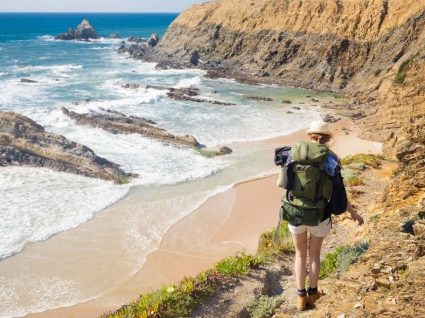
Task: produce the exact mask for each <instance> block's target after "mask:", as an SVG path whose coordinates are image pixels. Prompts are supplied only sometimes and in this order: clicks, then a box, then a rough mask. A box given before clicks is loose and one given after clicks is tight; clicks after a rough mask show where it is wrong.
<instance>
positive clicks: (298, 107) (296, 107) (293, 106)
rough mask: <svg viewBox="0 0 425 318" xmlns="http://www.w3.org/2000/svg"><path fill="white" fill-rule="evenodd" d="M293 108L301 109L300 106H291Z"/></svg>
mask: <svg viewBox="0 0 425 318" xmlns="http://www.w3.org/2000/svg"><path fill="white" fill-rule="evenodd" d="M291 108H292V109H296V110H301V107H298V106H293V107H291Z"/></svg>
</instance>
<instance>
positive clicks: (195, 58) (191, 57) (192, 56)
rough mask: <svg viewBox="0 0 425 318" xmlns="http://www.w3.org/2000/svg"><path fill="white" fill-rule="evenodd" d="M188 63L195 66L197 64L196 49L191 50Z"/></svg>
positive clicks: (197, 55)
mask: <svg viewBox="0 0 425 318" xmlns="http://www.w3.org/2000/svg"><path fill="white" fill-rule="evenodd" d="M189 63H190V64H192V65H195V66H197V65H198V64H199V52H198V50H195V51H193V53H192V55H191V56H190V59H189Z"/></svg>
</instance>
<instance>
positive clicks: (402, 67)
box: [394, 51, 420, 84]
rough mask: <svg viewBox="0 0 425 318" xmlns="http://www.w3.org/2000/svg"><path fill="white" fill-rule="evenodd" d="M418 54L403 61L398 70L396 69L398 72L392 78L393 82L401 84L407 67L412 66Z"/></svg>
mask: <svg viewBox="0 0 425 318" xmlns="http://www.w3.org/2000/svg"><path fill="white" fill-rule="evenodd" d="M419 53H420V51H419V52H417V53H416V54H413V55H411V56H410V57H409V58H408V59H407V60H405V61H403V62H402V63H401V64H400V66H399V68H398V72H397V74H396V76H395V78H394V81H395V82H396V83H397V84H403V83H404V80H405V79H406V72H407V69H408V67H409V66H410V64H412V62H413V61H414V60H415V59H416V58H417V57H418V56H419Z"/></svg>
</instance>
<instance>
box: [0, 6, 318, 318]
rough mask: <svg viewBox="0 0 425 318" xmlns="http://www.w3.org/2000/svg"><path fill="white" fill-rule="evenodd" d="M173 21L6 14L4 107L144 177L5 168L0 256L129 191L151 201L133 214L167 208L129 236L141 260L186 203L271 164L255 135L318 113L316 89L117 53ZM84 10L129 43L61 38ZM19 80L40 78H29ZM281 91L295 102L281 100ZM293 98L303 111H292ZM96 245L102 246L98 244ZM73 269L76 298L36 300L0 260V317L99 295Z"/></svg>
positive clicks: (73, 223)
mask: <svg viewBox="0 0 425 318" xmlns="http://www.w3.org/2000/svg"><path fill="white" fill-rule="evenodd" d="M175 17H176V14H0V30H1V31H0V91H1V94H0V110H7V111H15V112H19V113H22V114H24V115H26V116H28V117H30V118H32V119H33V120H35V121H36V122H38V123H39V124H41V125H43V126H44V127H45V128H46V130H48V131H51V132H55V133H58V134H62V135H64V136H66V137H67V138H69V139H71V140H73V141H76V142H79V143H82V144H84V145H86V146H89V147H91V148H92V149H93V150H94V151H95V152H96V153H97V154H98V155H100V156H103V157H105V158H107V159H109V160H111V161H114V162H116V163H118V164H120V165H121V166H122V167H123V169H124V170H126V171H128V172H133V173H137V174H139V175H140V177H138V178H135V179H133V180H132V182H131V183H130V184H129V185H123V186H117V185H114V184H112V183H110V182H106V181H102V180H96V179H91V178H85V177H81V176H76V175H72V174H67V173H58V172H54V171H50V170H47V169H34V168H25V167H7V168H0V207H1V210H0V237H1V238H2V239H1V240H0V260H1V259H5V258H8V260H10V258H13V255H15V254H17V253H20V252H22V253H24V252H25V248H26V247H28V246H30V245H31V243H33V242H38V241H43V240H46V239H48V238H50V237H51V236H52V235H54V234H56V233H60V232H63V231H66V230H70V229H73V228H74V229H75V228H76V229H75V230H78V226H79V225H81V224H82V223H84V222H86V221H88V220H89V219H91V218H93V216H94V215H95V213H97V212H99V211H101V210H102V209H104V208H105V207H107V206H109V205H111V204H113V203H114V202H117V201H118V200H120V199H121V198H123V197H124V196H126V195H127V194H128V193H129V191H131V193H132V194H133V197H134V196H137V195H138V193H140V195H139V197H140V200H142V201H143V202H145V201H146V205H145V204H144V203H143V204H142V205H143V206H144V208H143V209H142V208H141V209H138V210H137V211H134V212H132V216H133V217H136V218H137V219H138V220H141V221H143V220H144V216H146V215H148V214H149V213H151V214H152V211H162V212H164V213H165V215H170V216H172V217H167V218H166V219H164V220H157V222H158V223H156V224H149V226H148V230H143V231H145V232H143V231H142V230H140V228H135V229H134V230H133V231H132V232H131V233H130V232H129V233H128V237H127V238H126V240H128V241H131V242H133V243H134V242H135V240H137V239H140V247H139V251H140V255H137V262H136V261H135V263H137V266H140V264H141V263H140V262H143V260H144V258H145V257H146V255H147V253H149V252H150V251H152V249H153V248H155V246H156V244H157V243H158V242H159V240H160V238H161V236H162V235H163V234H164V233H165V231H166V230H167V229H168V228H169V227H170V226H171V225H172V224H173V222H177V221H178V220H179V219H181V218H182V217H183V216H184V215H187V214H188V213H190V212H191V210H190V207H193V208H195V207H196V205H199V204H200V203H201V202H203V201H205V200H206V199H207V198H208V197H209V196H211V195H213V194H214V193H217V192H218V191H220V190H221V189H224V188H228V187H229V186H230V185H231V184H232V183H235V182H237V181H240V180H242V179H246V178H249V177H252V176H258V175H261V174H264V173H267V172H270V169H272V168H273V163H272V159H273V158H272V152H273V149H268V148H267V147H265V146H259V145H258V144H257V145H254V144H253V142H254V141H258V140H263V139H266V138H270V137H275V136H281V135H285V134H288V133H290V132H294V131H296V130H299V129H301V128H305V127H307V126H308V125H309V123H310V122H311V120H313V119H317V118H318V116H319V114H318V111H317V108H315V107H313V106H312V105H309V100H310V99H309V98H308V97H306V96H308V95H312V96H315V94H314V93H312V92H309V91H304V90H298V89H293V88H282V87H275V86H265V85H261V86H251V85H243V84H238V83H236V82H234V81H232V80H224V79H221V80H211V79H208V78H206V77H205V73H204V72H203V71H201V70H194V69H186V70H156V69H155V64H152V63H143V62H141V61H135V60H133V59H130V58H129V57H128V56H125V55H119V54H118V53H117V52H116V51H117V49H118V47H119V46H120V43H121V41H122V40H125V37H128V36H131V35H137V36H141V37H148V36H149V35H150V34H151V33H158V34H159V35H160V36H161V35H163V34H164V32H165V30H166V29H167V27H168V25H169V24H170V23H171V22H172V21H173V19H174V18H175ZM83 18H87V19H89V20H90V22H91V23H92V24H93V25H94V27H95V28H96V29H97V31H98V33H99V34H100V35H102V36H108V35H109V34H110V33H118V34H119V35H120V36H121V37H122V38H123V39H120V40H111V39H107V38H102V39H100V40H97V41H94V42H89V43H87V42H76V41H69V42H66V41H55V40H54V36H55V35H57V34H59V33H61V32H64V31H66V29H67V28H68V27H75V26H76V25H77V24H78V23H79V22H80V21H81V20H82V19H83ZM21 78H29V79H32V80H35V81H37V82H36V83H32V84H28V83H22V82H21ZM126 83H137V84H141V85H142V86H141V87H140V88H139V89H125V88H123V87H122V86H123V85H124V84H126ZM147 84H153V85H167V86H173V87H188V86H196V87H199V88H200V93H201V96H200V97H201V98H210V99H215V100H220V101H226V102H232V103H235V104H236V105H235V106H229V107H222V106H217V105H212V104H203V103H193V102H177V101H174V100H170V99H168V98H167V96H166V94H165V92H164V91H159V90H155V89H145V88H144V85H147ZM244 95H260V96H271V97H273V98H274V101H273V102H256V101H251V100H247V99H246V98H244ZM283 99H291V100H292V101H293V103H292V104H290V105H288V104H283V103H281V101H282V100H283ZM62 106H65V107H67V108H70V109H72V110H74V111H77V112H81V113H83V112H89V111H93V110H97V109H99V108H100V107H102V108H108V109H112V110H117V111H120V112H123V113H125V114H128V115H135V116H141V117H146V118H150V119H152V120H154V121H155V122H157V123H158V125H159V126H160V127H162V128H165V129H167V130H169V131H170V132H172V133H175V134H191V135H193V136H195V137H196V138H197V139H198V140H199V141H200V142H201V143H202V144H205V145H207V146H218V145H227V146H230V147H231V148H234V149H235V152H234V153H233V154H232V155H229V156H224V157H217V158H205V157H202V156H200V155H199V154H198V153H196V152H195V151H193V150H191V149H178V148H175V147H171V146H165V145H163V144H161V143H159V142H156V141H153V140H150V139H146V138H144V137H142V136H139V135H113V134H110V133H108V132H106V131H104V130H101V129H95V128H90V127H81V126H78V125H76V124H75V123H74V122H73V121H72V120H70V119H69V118H67V117H65V116H64V115H63V114H62V112H61V111H60V107H62ZM294 106H298V107H300V109H293V108H292V107H294ZM289 111H290V113H288V112H289ZM182 188H184V189H185V190H184V191H182V190H180V189H182ZM156 189H158V190H156ZM158 193H165V194H164V195H163V196H164V197H163V198H162V199H161V200H158V198H156V199H155V200H156V201H155V202H154V203H153V202H149V201H150V200H153V199H150V198H153V197H155V196H156V194H158ZM167 193H168V194H167ZM175 202H179V203H175ZM148 207H151V208H148ZM136 213H137V214H136ZM145 225H146V224H144V226H145ZM146 231H150V232H149V233H147V232H146ZM123 233H127V232H126V231H125V230H123ZM126 235H127V234H126ZM130 235H133V236H130ZM152 237H154V238H155V240H152V239H151V238H152ZM52 239H54V238H52ZM64 248H66V247H64ZM93 249H94V250H93V251H95V250H96V246H95V245H94V246H93ZM76 266H78V264H76ZM135 266H136V265H135ZM133 270H136V268H134V269H133ZM59 272H61V273H62V271H59ZM68 274H69V273H68ZM46 275H48V273H47V274H46ZM61 275H62V274H61ZM63 275H64V276H66V273H65V272H63ZM69 276H70V277H68V278H67V280H66V281H67V282H69V281H70V280H72V281H73V284H74V285H75V286H81V290H80V289H79V290H77V291H76V293H75V298H72V299H71V300H70V299H67V300H66V301H65V300H63V299H60V298H55V299H52V300H51V302H46V303H43V305H42V306H41V305H40V302H39V301H37V299H39V298H37V297H42V298H43V299H47V298H46V295H44V294H42V293H43V291H40V290H39V289H34V290H33V289H32V288H33V287H34V286H33V285H34V284H33V280H30V279H29V282H28V284H26V283H24V281H23V280H22V279H21V278H19V277H10V275H9V276H8V275H4V274H3V273H2V261H0V282H1V284H0V316H6V317H7V316H22V315H25V314H26V313H29V312H37V311H42V310H46V309H49V308H55V307H60V306H63V305H65V304H67V305H69V304H70V303H78V302H81V301H83V300H84V299H88V298H93V297H96V293H97V292H93V294H90V293H89V294H87V291H88V290H91V289H90V287H87V286H84V282H83V281H77V280H76V278H75V277H74V276H72V275H71V274H69ZM73 277H74V278H73ZM40 279H41V278H40ZM46 279H47V278H46ZM60 279H61V277H59V278H58V280H59V281H61V280H60ZM62 279H63V277H62ZM74 280H75V281H74ZM16 282H18V283H16ZM17 284H18V285H17ZM111 284H112V283H111ZM17 286H24V287H22V288H20V287H19V288H18V287H17ZM61 286H62V284H59V285H58V286H57V287H58V288H61ZM11 290H13V293H12V292H11ZM22 290H25V291H28V294H31V295H33V296H34V298H31V299H30V301H28V303H26V304H23V303H21V302H20V301H19V299H20V297H21V295H20V293H21V292H22ZM53 294H55V293H54V292H53V291H52V295H53ZM56 294H57V293H56ZM48 299H50V298H48Z"/></svg>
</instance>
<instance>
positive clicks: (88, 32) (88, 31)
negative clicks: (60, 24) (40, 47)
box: [55, 19, 99, 41]
mask: <svg viewBox="0 0 425 318" xmlns="http://www.w3.org/2000/svg"><path fill="white" fill-rule="evenodd" d="M98 38H99V35H98V34H97V32H96V30H95V29H94V28H93V26H92V25H91V24H90V22H89V21H88V20H86V19H84V20H83V21H81V23H80V24H79V25H78V26H77V28H76V29H72V28H69V29H68V31H67V32H65V33H62V34H59V35H58V36H56V37H55V39H56V40H78V41H89V40H91V39H98Z"/></svg>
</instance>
